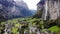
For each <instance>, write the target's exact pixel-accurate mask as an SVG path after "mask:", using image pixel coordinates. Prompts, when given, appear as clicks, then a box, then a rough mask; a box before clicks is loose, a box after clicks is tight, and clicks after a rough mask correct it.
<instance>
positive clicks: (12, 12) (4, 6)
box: [0, 0, 32, 21]
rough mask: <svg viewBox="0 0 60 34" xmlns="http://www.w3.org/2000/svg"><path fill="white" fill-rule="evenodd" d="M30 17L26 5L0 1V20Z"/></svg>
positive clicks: (12, 0) (5, 0)
mask: <svg viewBox="0 0 60 34" xmlns="http://www.w3.org/2000/svg"><path fill="white" fill-rule="evenodd" d="M31 15H32V13H31V11H29V9H28V7H27V4H26V3H24V2H19V3H16V2H15V1H14V0H0V17H1V18H0V19H10V18H16V17H26V16H31ZM0 21H1V20H0Z"/></svg>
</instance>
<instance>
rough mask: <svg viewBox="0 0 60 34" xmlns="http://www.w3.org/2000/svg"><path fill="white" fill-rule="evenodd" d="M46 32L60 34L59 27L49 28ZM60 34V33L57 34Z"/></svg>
mask: <svg viewBox="0 0 60 34" xmlns="http://www.w3.org/2000/svg"><path fill="white" fill-rule="evenodd" d="M48 30H50V31H51V32H58V33H59V32H60V27H58V26H53V27H50V28H49V29H48ZM59 34H60V33H59Z"/></svg>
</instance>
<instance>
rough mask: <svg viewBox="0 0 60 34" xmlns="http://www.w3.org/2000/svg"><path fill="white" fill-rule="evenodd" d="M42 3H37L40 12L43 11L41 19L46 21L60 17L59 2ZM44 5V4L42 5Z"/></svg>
mask: <svg viewBox="0 0 60 34" xmlns="http://www.w3.org/2000/svg"><path fill="white" fill-rule="evenodd" d="M43 1H44V2H41V1H40V3H38V5H37V6H38V7H40V10H41V9H43V14H42V18H43V19H44V20H46V19H47V18H48V19H50V20H56V19H57V18H59V17H60V0H43ZM42 3H44V4H42Z"/></svg>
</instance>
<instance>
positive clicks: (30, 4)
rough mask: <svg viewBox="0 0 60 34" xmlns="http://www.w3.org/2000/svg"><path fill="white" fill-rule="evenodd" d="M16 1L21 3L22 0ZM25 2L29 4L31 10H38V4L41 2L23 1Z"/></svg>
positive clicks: (34, 0) (35, 0) (36, 0)
mask: <svg viewBox="0 0 60 34" xmlns="http://www.w3.org/2000/svg"><path fill="white" fill-rule="evenodd" d="M15 1H20V0H15ZM23 1H24V2H26V3H27V5H28V8H29V9H31V10H36V9H37V3H38V2H39V1H40V0H23Z"/></svg>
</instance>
